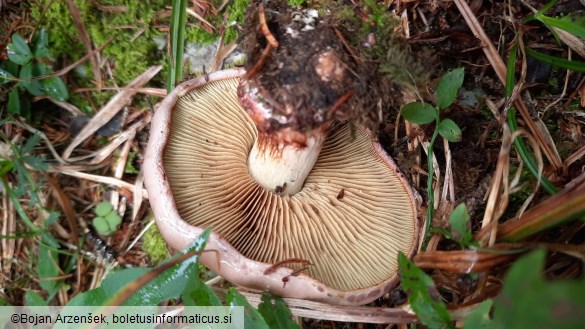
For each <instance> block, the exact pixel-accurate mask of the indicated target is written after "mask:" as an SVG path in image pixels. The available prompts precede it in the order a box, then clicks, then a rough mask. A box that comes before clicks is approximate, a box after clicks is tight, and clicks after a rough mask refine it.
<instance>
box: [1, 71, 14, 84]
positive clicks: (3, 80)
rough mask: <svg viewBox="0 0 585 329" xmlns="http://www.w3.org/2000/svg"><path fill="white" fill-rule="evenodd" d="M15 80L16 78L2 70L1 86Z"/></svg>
mask: <svg viewBox="0 0 585 329" xmlns="http://www.w3.org/2000/svg"><path fill="white" fill-rule="evenodd" d="M12 79H14V76H13V75H12V74H10V72H8V71H6V70H3V69H0V85H3V84H6V83H9V82H10V81H12Z"/></svg>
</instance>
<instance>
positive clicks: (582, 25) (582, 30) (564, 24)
mask: <svg viewBox="0 0 585 329" xmlns="http://www.w3.org/2000/svg"><path fill="white" fill-rule="evenodd" d="M557 2H558V0H553V1H551V2H549V3H547V4H546V5H545V6H544V7H542V8H541V9H540V10H539V11H537V12H536V13H534V15H531V16H529V17H528V18H526V19H525V20H524V23H528V22H530V21H533V20H538V21H540V22H541V23H542V24H544V26H546V27H547V28H548V29H549V30H550V31H551V32H552V34H553V35H554V36H555V38H556V39H557V42H558V43H559V44H560V40H559V36H558V33H557V32H556V31H555V30H554V29H553V28H558V29H561V30H564V31H567V32H569V33H571V34H573V35H575V36H578V37H580V38H585V15H584V14H583V13H580V12H576V13H571V14H568V15H565V16H562V17H549V16H546V15H545V13H546V12H547V11H548V10H549V9H550V8H552V6H554V5H555V4H556V3H557Z"/></svg>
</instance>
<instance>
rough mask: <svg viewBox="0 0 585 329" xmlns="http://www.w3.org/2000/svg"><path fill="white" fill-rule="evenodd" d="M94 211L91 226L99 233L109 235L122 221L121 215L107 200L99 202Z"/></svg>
mask: <svg viewBox="0 0 585 329" xmlns="http://www.w3.org/2000/svg"><path fill="white" fill-rule="evenodd" d="M94 211H95V214H96V215H97V217H95V218H94V219H93V227H94V228H95V230H96V231H97V232H98V233H99V234H102V235H111V234H112V233H114V232H116V230H117V229H118V226H120V224H121V223H122V217H120V215H118V213H117V212H115V211H114V208H113V207H112V204H111V203H109V202H107V201H103V202H100V203H99V204H98V205H97V206H96V207H95V209H94Z"/></svg>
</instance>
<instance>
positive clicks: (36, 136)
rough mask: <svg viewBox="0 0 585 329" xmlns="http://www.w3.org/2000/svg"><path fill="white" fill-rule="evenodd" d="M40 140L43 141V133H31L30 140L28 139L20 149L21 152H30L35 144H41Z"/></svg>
mask: <svg viewBox="0 0 585 329" xmlns="http://www.w3.org/2000/svg"><path fill="white" fill-rule="evenodd" d="M40 141H41V135H39V134H34V135H31V136H30V137H29V138H28V140H27V141H26V143H25V144H24V145H23V146H22V148H21V149H20V153H21V154H28V153H30V152H31V151H32V150H33V149H34V148H35V146H37V144H39V142H40Z"/></svg>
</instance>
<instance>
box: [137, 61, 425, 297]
mask: <svg viewBox="0 0 585 329" xmlns="http://www.w3.org/2000/svg"><path fill="white" fill-rule="evenodd" d="M241 74H243V71H241V70H227V71H221V72H217V73H214V74H211V75H209V77H208V79H209V80H208V82H207V81H205V80H204V79H202V78H199V79H195V80H191V81H188V82H186V83H184V84H182V85H180V86H179V87H177V88H176V89H175V90H174V92H173V93H172V94H171V95H169V96H168V97H167V98H166V99H165V100H164V101H163V103H162V104H161V106H160V107H159V108H158V109H157V111H156V113H155V115H154V118H153V123H152V128H151V136H150V141H149V144H148V149H147V152H146V159H145V183H146V188H147V190H148V192H149V197H150V202H151V206H152V208H153V211H154V213H155V216H156V220H157V224H158V226H159V229H160V230H161V233H162V234H163V236H164V237H165V239H166V241H167V242H168V243H169V244H170V245H171V246H172V247H173V248H176V249H182V248H184V247H186V246H187V245H188V244H189V243H190V242H192V241H193V240H194V239H195V238H196V237H197V236H198V235H199V234H200V233H201V232H202V231H203V229H204V228H208V227H211V228H212V229H213V232H214V233H213V234H212V236H211V238H210V240H209V242H208V244H207V249H215V250H218V251H219V261H218V259H217V255H216V254H215V253H208V254H205V255H204V256H203V257H202V258H201V261H202V263H204V264H205V265H206V266H208V267H209V268H210V269H212V270H213V271H215V272H217V273H218V274H219V275H222V276H223V277H225V278H226V279H227V280H229V281H231V282H232V283H234V284H237V285H242V286H245V287H248V288H253V289H260V290H268V291H271V292H273V293H275V294H279V295H281V296H285V297H296V298H305V299H311V300H317V301H323V302H329V303H337V304H363V303H367V302H370V301H372V300H374V299H376V298H378V297H380V296H382V295H383V294H384V293H386V292H387V291H388V290H389V289H391V288H392V287H393V286H394V285H395V283H396V281H397V268H398V266H397V254H398V252H400V251H401V252H403V253H405V254H406V255H409V256H411V255H412V254H413V252H414V250H415V248H416V246H417V233H418V232H417V231H418V230H417V227H418V225H417V211H416V205H415V201H414V198H413V195H412V192H411V190H410V187H409V186H408V184H407V182H406V180H405V179H404V177H403V176H402V175H401V174H400V173H398V172H397V171H396V165H395V164H394V162H393V161H392V160H391V159H390V158H389V157H388V156H387V155H386V153H385V152H384V151H383V150H382V148H381V147H380V145H379V144H377V143H376V142H372V140H371V138H370V135H369V134H368V133H367V132H366V131H363V130H360V129H351V128H350V126H348V125H341V124H338V125H336V126H335V127H334V128H333V129H332V131H331V133H330V134H329V136H328V138H327V140H326V142H325V144H324V146H323V149H322V151H321V153H320V155H319V158H318V159H317V162H316V163H315V166H314V167H313V169H312V171H311V172H310V174H309V175H308V177H307V179H306V181H305V183H304V186H303V188H302V189H301V191H300V192H298V193H296V194H294V195H290V196H289V195H281V194H279V193H275V192H274V191H268V190H265V189H264V188H262V187H261V186H259V185H258V183H256V182H255V180H254V179H252V178H251V177H250V175H249V173H248V167H247V158H248V155H249V153H250V150H251V149H252V146H253V145H254V142H255V140H256V138H257V134H258V133H257V130H256V126H255V125H254V123H253V122H252V120H251V119H250V118H249V117H248V115H247V114H246V112H245V111H244V110H243V109H242V107H241V106H240V104H239V102H238V99H237V96H236V88H237V86H238V82H239V77H240V76H241ZM287 259H302V260H308V261H310V262H311V264H312V265H311V266H309V267H308V268H307V269H306V270H305V271H303V272H302V273H301V274H297V273H295V275H293V276H291V274H292V273H293V271H294V269H299V268H300V265H298V264H297V265H295V264H294V263H292V264H290V263H288V264H286V266H287V267H281V268H277V269H275V270H274V271H272V270H271V271H268V272H270V273H268V272H267V270H268V269H270V268H271V264H273V263H277V262H279V261H283V260H287ZM285 278H286V279H285ZM283 279H284V280H283ZM285 281H286V282H285Z"/></svg>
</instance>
